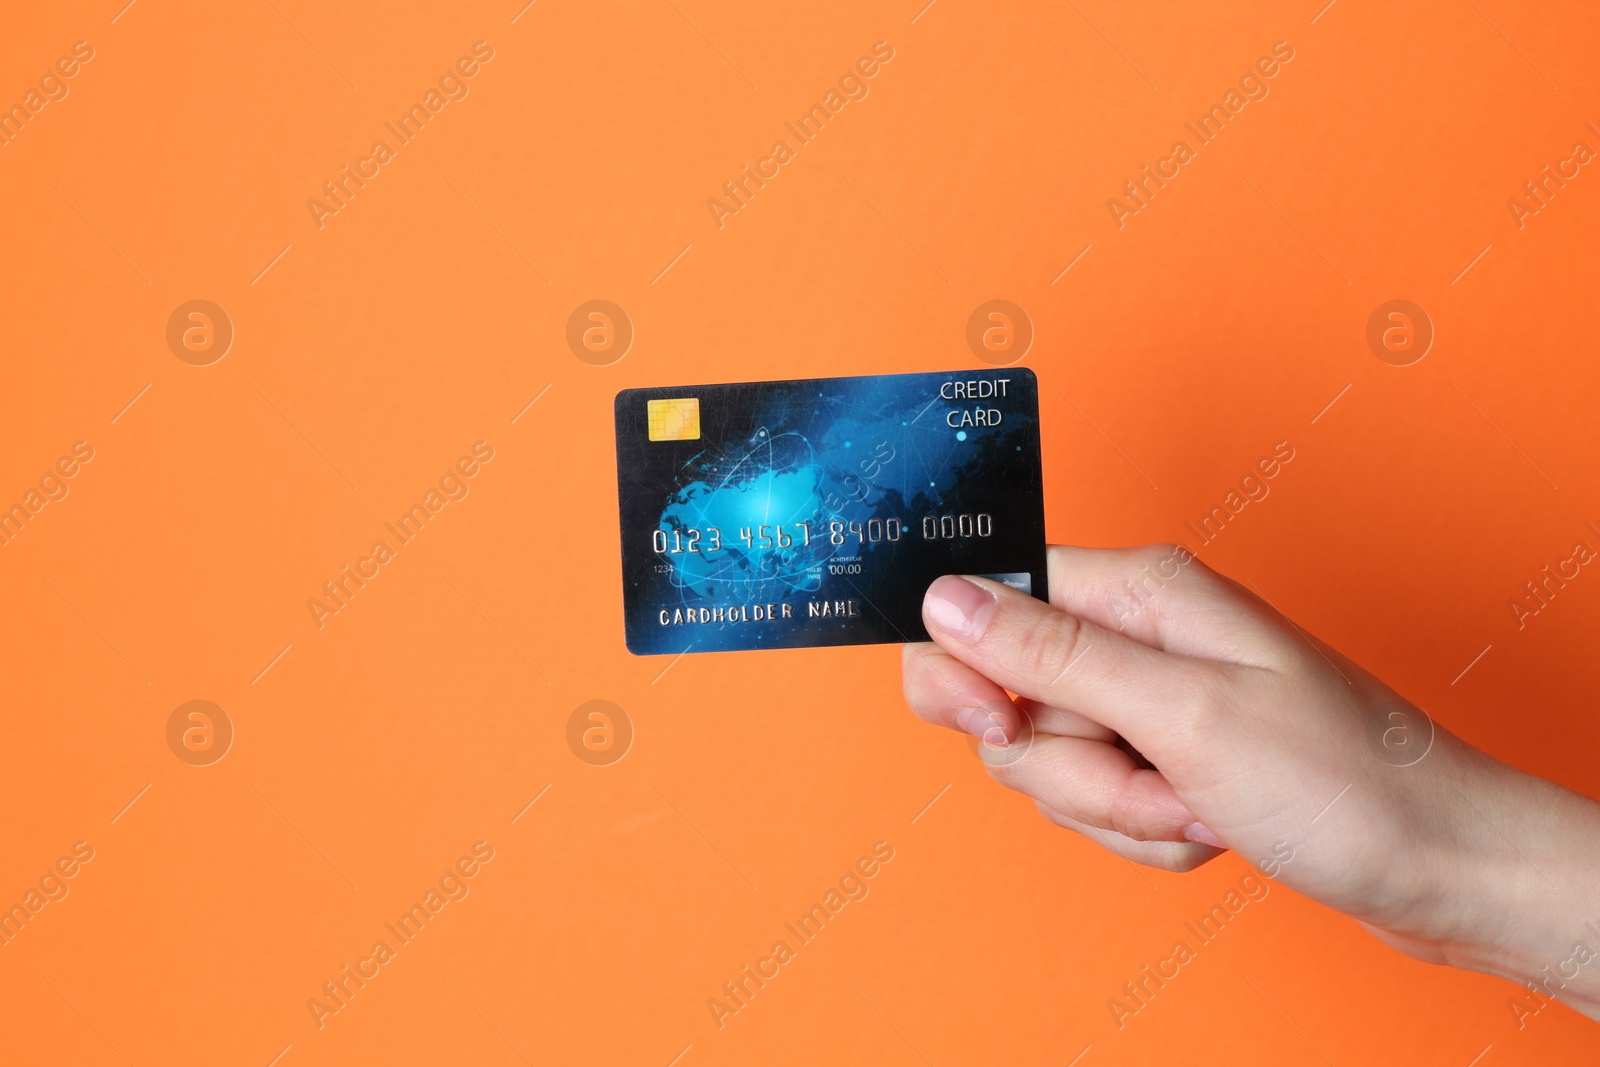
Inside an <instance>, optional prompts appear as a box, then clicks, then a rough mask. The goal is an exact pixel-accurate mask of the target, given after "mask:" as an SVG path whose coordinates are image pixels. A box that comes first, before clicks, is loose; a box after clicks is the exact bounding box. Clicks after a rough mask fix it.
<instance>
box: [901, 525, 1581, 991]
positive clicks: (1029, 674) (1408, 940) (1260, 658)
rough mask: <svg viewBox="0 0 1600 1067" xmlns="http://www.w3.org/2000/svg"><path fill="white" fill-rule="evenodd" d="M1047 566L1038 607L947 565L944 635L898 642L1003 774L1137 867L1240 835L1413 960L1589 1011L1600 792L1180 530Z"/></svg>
mask: <svg viewBox="0 0 1600 1067" xmlns="http://www.w3.org/2000/svg"><path fill="white" fill-rule="evenodd" d="M1049 563H1050V603H1049V604H1048V605H1047V604H1044V603H1041V602H1040V601H1038V600H1036V599H1034V598H1032V597H1029V596H1026V595H1024V594H1021V593H1018V592H1016V591H1014V590H1011V589H1008V588H1006V587H1005V586H1003V585H1000V584H998V583H996V582H991V581H987V580H985V579H981V578H963V577H945V578H940V579H939V580H938V581H936V582H934V583H933V585H932V586H931V587H930V588H929V590H928V593H927V597H926V599H925V601H924V604H923V618H924V621H925V622H926V624H927V627H928V631H929V633H930V634H931V635H932V636H933V638H934V641H935V642H936V643H935V644H919V645H908V646H907V647H906V650H905V656H904V672H905V691H906V699H907V701H908V703H909V704H910V705H911V707H912V709H913V710H914V711H915V712H916V713H917V715H918V716H920V717H921V718H923V719H926V720H928V721H930V722H934V723H938V724H940V725H943V726H948V727H951V728H954V729H960V730H966V731H968V732H970V733H973V734H975V735H977V736H978V737H980V738H982V743H981V744H980V745H979V752H980V755H981V757H982V759H983V761H984V763H985V764H986V766H987V767H988V769H989V771H990V773H991V774H992V775H993V776H994V777H995V779H996V780H998V781H999V782H1001V783H1002V784H1004V785H1006V786H1009V787H1010V788H1012V789H1015V790H1017V791H1019V792H1021V793H1024V794H1026V795H1027V796H1029V797H1031V798H1033V800H1034V802H1035V803H1036V805H1037V806H1038V808H1039V810H1040V812H1041V813H1042V814H1043V815H1044V816H1045V817H1046V818H1048V819H1050V820H1051V821H1052V822H1055V823H1057V824H1058V825H1061V826H1064V827H1067V828H1069V829H1073V830H1076V831H1078V832H1079V833H1082V834H1084V835H1086V836H1088V837H1089V838H1091V839H1092V840H1094V841H1097V842H1099V843H1100V844H1101V845H1103V846H1104V847H1106V848H1109V849H1112V850H1113V851H1115V852H1118V853H1119V854H1121V855H1123V856H1125V857H1127V858H1129V859H1132V860H1136V861H1138V862H1141V863H1146V864H1150V865H1152V866H1158V867H1163V868H1166V869H1168V870H1173V871H1183V870H1189V869H1192V868H1194V867H1196V866H1198V865H1199V864H1201V863H1204V862H1205V861H1207V860H1209V859H1211V858H1212V857H1214V856H1216V855H1217V854H1218V853H1219V852H1220V851H1221V850H1222V849H1224V848H1232V849H1234V850H1235V851H1237V852H1239V853H1240V855H1241V856H1243V857H1244V858H1245V859H1246V860H1248V861H1249V862H1250V863H1252V864H1254V865H1255V866H1256V867H1258V868H1259V869H1260V870H1261V871H1262V872H1263V873H1264V874H1266V875H1268V876H1269V877H1273V878H1276V879H1278V880H1280V881H1281V882H1282V883H1283V884H1285V885H1289V886H1291V887H1293V888H1294V889H1296V890H1298V891H1300V892H1301V893H1304V894H1305V895H1306V896H1309V897H1311V898H1313V899H1315V900H1318V901H1321V902H1322V903H1324V904H1327V905H1329V906H1330V907H1333V908H1337V909H1338V910H1340V911H1343V912H1345V913H1347V914H1349V915H1352V916H1354V917H1355V918H1357V919H1359V920H1361V921H1362V922H1363V923H1365V924H1367V925H1368V926H1369V928H1371V929H1372V930H1373V932H1374V933H1375V934H1377V935H1378V936H1379V937H1381V938H1382V939H1383V940H1385V941H1387V942H1388V943H1389V944H1391V945H1393V946H1395V947H1397V948H1400V949H1402V950H1403V951H1406V952H1408V953H1410V954H1411V955H1414V956H1417V957H1419V958H1422V959H1426V960H1429V961H1431V962H1438V963H1451V964H1455V965H1457V966H1463V967H1469V968H1472V969H1476V970H1486V971H1490V972H1493V973H1498V974H1502V975H1505V976H1508V977H1524V978H1532V979H1533V980H1535V981H1541V982H1542V981H1543V979H1542V978H1540V977H1539V976H1540V975H1541V970H1540V968H1542V967H1545V966H1546V965H1550V966H1552V967H1554V968H1556V969H1555V971H1554V972H1552V973H1556V974H1560V975H1563V976H1564V977H1562V978H1561V979H1560V981H1561V982H1562V983H1563V988H1562V989H1555V988H1551V989H1550V990H1549V992H1550V994H1551V995H1555V994H1556V993H1562V994H1563V998H1564V999H1570V1000H1572V1001H1574V1002H1575V1003H1578V1004H1580V1005H1582V1004H1583V1003H1585V1002H1587V1004H1588V1010H1589V1011H1590V1012H1591V1013H1596V1014H1600V1012H1597V1011H1596V1005H1600V959H1596V960H1594V962H1592V963H1589V964H1587V965H1576V967H1574V965H1571V964H1569V965H1568V966H1566V967H1565V968H1562V967H1560V966H1559V965H1560V964H1561V962H1562V961H1564V960H1568V959H1569V958H1570V957H1571V956H1572V954H1573V946H1574V943H1576V942H1580V941H1584V940H1585V938H1587V941H1588V943H1589V944H1591V945H1593V946H1594V947H1595V948H1596V949H1597V950H1600V898H1593V897H1592V893H1586V892H1585V890H1586V889H1591V888H1592V887H1593V886H1595V885H1596V884H1597V882H1600V805H1596V804H1594V803H1593V802H1592V801H1589V800H1587V799H1585V798H1583V797H1580V796H1578V795H1577V794H1575V793H1572V792H1570V791H1568V790H1565V789H1562V788H1560V787H1558V786H1555V785H1552V784H1551V783H1548V782H1544V781H1542V780H1540V779H1537V778H1533V777H1531V776H1528V775H1524V774H1521V773H1520V772H1517V771H1515V770H1513V769H1512V768H1510V767H1507V766H1505V765H1504V764H1502V763H1499V762H1498V761H1496V760H1494V759H1492V758H1491V757H1489V756H1487V755H1485V754H1484V753H1482V752H1480V751H1478V750H1477V749H1475V748H1473V747H1472V746H1470V745H1468V744H1466V743H1465V742H1463V741H1461V740H1460V739H1458V738H1456V737H1455V736H1453V735H1451V734H1450V733H1448V732H1447V731H1445V730H1443V729H1442V728H1439V727H1438V726H1436V725H1435V724H1434V723H1433V722H1432V721H1431V720H1430V719H1429V718H1428V716H1427V715H1426V714H1424V713H1423V712H1422V711H1420V710H1419V709H1417V708H1416V707H1415V706H1413V705H1411V704H1409V703H1407V702H1406V701H1405V700H1404V699H1403V698H1401V697H1400V696H1399V695H1397V694H1396V693H1395V692H1394V691H1393V690H1391V689H1389V688H1388V687H1387V686H1385V685H1384V684H1383V683H1382V682H1380V681H1378V680H1377V679H1376V678H1374V677H1372V676H1371V675H1370V674H1368V673H1367V672H1366V671H1364V670H1362V669H1361V668H1360V667H1358V666H1356V665H1355V664H1354V663H1352V662H1350V661H1349V660H1347V659H1345V658H1344V657H1343V656H1341V655H1340V654H1339V653H1338V652H1336V651H1334V650H1333V649H1331V648H1329V647H1327V646H1326V645H1323V644H1322V643H1321V642H1319V641H1317V640H1316V639H1315V638H1312V637H1310V636H1309V635H1308V634H1306V633H1305V632H1304V631H1302V630H1300V629H1299V628H1298V627H1296V626H1295V625H1294V624H1293V623H1291V622H1289V621H1288V620H1287V619H1286V618H1284V617H1283V616H1281V615H1279V614H1278V613H1277V612H1276V611H1275V610H1273V609H1272V608H1271V607H1270V606H1269V605H1267V604H1266V603H1264V602H1263V601H1262V600H1261V599H1260V598H1259V597H1257V596H1255V595H1253V594H1252V593H1250V592H1249V591H1247V590H1246V589H1244V588H1242V587H1241V586H1239V585H1238V584H1236V583H1235V582H1232V581H1230V580H1229V579H1227V578H1224V577H1222V576H1221V575H1218V574H1216V573H1215V572H1213V571H1211V570H1209V569H1208V568H1206V567H1205V565H1204V564H1202V563H1200V562H1199V561H1198V560H1196V559H1194V557H1193V556H1192V555H1190V554H1189V553H1188V552H1186V551H1184V550H1183V549H1181V548H1174V547H1172V546H1151V547H1145V548H1135V549H1114V550H1099V549H1081V548H1067V547H1060V546H1057V547H1052V548H1051V549H1050V557H1049ZM1007 690H1009V691H1010V692H1012V693H1016V694H1017V699H1016V700H1015V701H1013V699H1012V698H1011V696H1010V695H1008V693H1007ZM1585 896H1589V897H1590V898H1591V899H1589V900H1585V899H1583V898H1584V897H1585ZM1585 906H1589V907H1590V910H1592V911H1593V912H1594V914H1592V915H1590V914H1585V913H1584V907H1585ZM1585 922H1592V923H1593V924H1594V925H1595V932H1594V933H1589V932H1587V931H1586V930H1585V928H1584V924H1585ZM1567 971H1573V972H1574V973H1573V974H1570V975H1568V974H1566V972H1567ZM1567 986H1570V988H1567Z"/></svg>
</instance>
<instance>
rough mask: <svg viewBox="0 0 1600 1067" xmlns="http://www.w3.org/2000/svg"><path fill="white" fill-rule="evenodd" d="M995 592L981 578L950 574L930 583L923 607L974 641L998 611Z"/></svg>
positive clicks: (951, 630) (935, 620)
mask: <svg viewBox="0 0 1600 1067" xmlns="http://www.w3.org/2000/svg"><path fill="white" fill-rule="evenodd" d="M994 609H995V599H994V594H993V593H991V592H989V590H987V589H985V588H984V587H983V586H981V585H979V584H978V583H977V582H972V581H968V580H967V579H966V578H961V577H957V576H955V575H950V574H947V575H945V576H944V577H943V578H940V579H938V580H937V581H935V582H934V583H933V584H932V585H930V586H929V587H928V595H927V596H926V597H924V598H923V601H922V610H923V611H924V612H925V613H926V614H927V616H928V619H929V621H931V622H932V623H933V624H934V626H936V627H938V628H939V629H940V630H942V631H943V632H945V633H947V634H949V635H950V636H951V637H955V638H959V639H960V640H962V641H967V642H972V641H976V640H978V638H980V637H982V636H983V631H984V628H985V627H987V626H988V625H989V618H990V616H992V615H993V614H994Z"/></svg>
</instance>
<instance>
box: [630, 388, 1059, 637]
mask: <svg viewBox="0 0 1600 1067" xmlns="http://www.w3.org/2000/svg"><path fill="white" fill-rule="evenodd" d="M616 429H617V496H618V501H619V504H620V510H621V518H622V599H623V619H624V630H625V634H626V639H627V645H628V649H629V651H631V652H634V653H635V654H637V655H653V654H658V653H671V654H674V655H676V654H677V653H680V652H686V651H687V652H721V651H732V650H736V649H756V648H797V647H808V646H817V645H856V644H876V643H882V642H890V641H926V640H927V639H928V633H927V630H926V629H924V628H923V625H922V596H923V593H924V592H926V590H927V588H928V585H929V584H930V583H931V582H932V581H933V580H934V579H935V578H937V577H939V576H940V575H942V574H980V575H984V576H986V577H989V578H993V579H995V580H996V581H1001V582H1005V583H1006V584H1007V585H1010V586H1012V587H1013V588H1016V589H1020V590H1022V591H1023V592H1025V593H1030V594H1032V595H1033V596H1036V597H1038V598H1040V599H1041V600H1042V599H1045V598H1046V577H1045V544H1044V487H1043V478H1042V467H1041V463H1040V458H1039V389H1038V382H1037V380H1036V379H1035V378H1034V375H1033V372H1032V371H1030V370H1025V369H1022V368H1016V367H1012V368H1003V369H999V368H997V369H984V370H974V371H949V372H935V373H926V374H880V375H873V376H870V377H857V378H812V379H805V380H799V381H781V382H740V383H734V384H725V385H684V386H672V387H669V388H649V389H625V390H623V391H622V392H620V393H618V394H617V400H616Z"/></svg>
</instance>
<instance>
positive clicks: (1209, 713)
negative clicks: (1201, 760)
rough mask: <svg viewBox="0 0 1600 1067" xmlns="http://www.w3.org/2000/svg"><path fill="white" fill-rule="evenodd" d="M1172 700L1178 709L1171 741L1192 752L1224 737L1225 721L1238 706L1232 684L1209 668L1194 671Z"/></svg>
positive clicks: (1170, 737)
mask: <svg viewBox="0 0 1600 1067" xmlns="http://www.w3.org/2000/svg"><path fill="white" fill-rule="evenodd" d="M1173 700H1174V702H1175V703H1176V705H1177V706H1176V708H1175V709H1174V710H1175V711H1176V714H1175V715H1174V716H1173V718H1172V724H1171V734H1170V735H1169V740H1170V741H1172V742H1173V743H1175V744H1177V745H1179V746H1182V747H1183V748H1185V749H1187V750H1189V751H1191V752H1193V751H1195V750H1197V749H1199V748H1200V747H1202V746H1204V745H1206V744H1208V743H1212V742H1214V741H1215V739H1216V738H1218V737H1220V736H1222V731H1223V730H1224V728H1225V723H1224V720H1225V719H1226V718H1228V717H1230V716H1231V714H1232V713H1233V712H1234V710H1235V705H1236V699H1235V694H1234V693H1233V687H1232V685H1231V684H1230V683H1229V681H1228V680H1227V679H1226V678H1224V677H1223V676H1222V675H1220V674H1219V673H1218V672H1216V671H1214V670H1210V669H1204V670H1198V671H1195V672H1194V673H1193V674H1192V675H1191V676H1190V678H1189V679H1188V680H1187V682H1186V684H1185V685H1184V686H1183V687H1182V689H1181V690H1180V691H1178V692H1176V693H1175V694H1174V696H1173Z"/></svg>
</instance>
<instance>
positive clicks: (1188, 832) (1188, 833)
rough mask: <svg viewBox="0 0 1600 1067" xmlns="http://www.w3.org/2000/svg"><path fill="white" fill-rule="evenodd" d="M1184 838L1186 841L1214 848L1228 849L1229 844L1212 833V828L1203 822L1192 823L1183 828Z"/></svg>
mask: <svg viewBox="0 0 1600 1067" xmlns="http://www.w3.org/2000/svg"><path fill="white" fill-rule="evenodd" d="M1183 836H1184V839H1185V840H1188V841H1196V842H1198V843H1200V844H1202V845H1210V846H1211V847H1212V848H1227V847H1228V843H1227V842H1226V841H1224V840H1223V839H1222V838H1220V837H1218V836H1217V835H1216V834H1214V833H1212V832H1211V828H1210V827H1208V826H1207V825H1206V824H1205V823H1203V822H1192V823H1190V824H1189V825H1188V826H1185V827H1184V828H1183Z"/></svg>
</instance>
